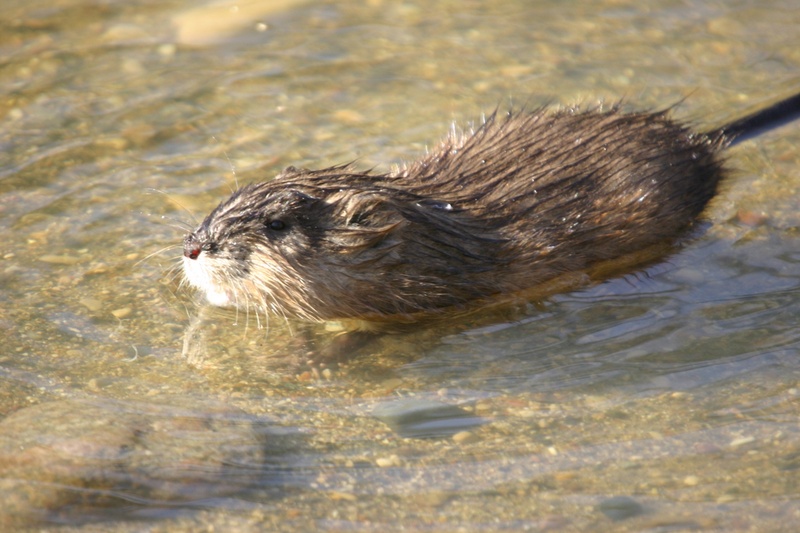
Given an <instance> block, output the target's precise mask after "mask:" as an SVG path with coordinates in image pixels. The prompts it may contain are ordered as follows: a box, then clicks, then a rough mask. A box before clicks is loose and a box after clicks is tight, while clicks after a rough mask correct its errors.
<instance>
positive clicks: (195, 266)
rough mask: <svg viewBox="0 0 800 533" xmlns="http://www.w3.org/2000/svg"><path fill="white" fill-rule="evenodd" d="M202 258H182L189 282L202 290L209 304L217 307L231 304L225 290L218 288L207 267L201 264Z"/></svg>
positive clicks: (184, 271)
mask: <svg viewBox="0 0 800 533" xmlns="http://www.w3.org/2000/svg"><path fill="white" fill-rule="evenodd" d="M202 261H203V259H202V258H198V259H189V258H187V257H184V258H183V273H184V275H185V276H186V279H187V280H188V281H189V283H190V284H191V285H192V286H193V287H195V288H197V289H199V290H200V291H201V292H203V293H204V294H205V296H206V300H207V301H208V303H210V304H211V305H216V306H218V307H228V306H230V305H233V304H232V302H231V298H230V296H229V295H228V293H226V292H225V291H221V290H219V289H218V288H217V287H216V286H215V283H214V279H213V278H212V277H211V275H210V274H209V273H208V268H207V267H206V266H204V265H203V263H202Z"/></svg>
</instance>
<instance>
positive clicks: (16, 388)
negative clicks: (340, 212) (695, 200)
mask: <svg viewBox="0 0 800 533" xmlns="http://www.w3.org/2000/svg"><path fill="white" fill-rule="evenodd" d="M531 4H532V3H531V2H523V1H518V2H517V1H508V2H479V1H475V2H449V1H446V2H440V3H430V2H428V3H426V2H402V3H401V2H389V1H383V0H372V1H369V2H365V3H361V2H300V1H291V0H284V1H281V2H267V1H266V0H264V1H263V2H250V3H242V4H240V5H239V7H238V10H237V9H233V8H232V6H233V5H234V4H227V5H224V6H223V7H219V6H215V5H213V4H207V5H203V4H198V3H195V2H188V1H178V0H173V1H171V2H149V1H126V2H121V1H115V0H112V1H105V2H88V1H83V2H82V1H78V0H63V1H59V2H52V1H47V2H44V1H27V2H16V1H14V0H12V1H11V2H6V3H5V5H4V8H3V14H2V15H0V28H2V31H0V96H1V97H0V154H1V155H0V228H1V229H2V232H3V235H4V238H3V242H2V246H1V247H0V257H1V258H2V259H1V260H0V299H1V300H2V306H0V328H1V329H2V338H3V342H2V347H0V382H1V384H0V414H1V415H2V416H3V417H4V418H3V420H2V421H0V493H2V494H3V495H4V496H3V501H4V506H3V509H2V510H0V525H2V526H3V527H4V528H11V527H24V526H30V527H38V528H53V529H55V528H58V527H62V526H75V527H78V528H82V529H93V528H98V527H100V528H102V529H104V530H108V529H111V530H118V531H126V530H141V529H142V528H150V527H155V528H163V529H164V530H167V529H168V530H171V531H176V530H177V531H180V530H196V529H197V528H198V527H201V526H202V527H215V528H218V529H224V530H245V531H246V530H264V529H267V530H270V529H271V530H286V531H291V530H301V531H302V530H312V529H317V530H332V531H338V530H356V531H385V530H395V529H404V530H409V531H423V530H424V531H451V530H458V529H462V530H469V531H475V530H485V531H495V530H510V531H512V530H513V531H516V530H564V531H577V530H580V531H587V530H591V531H602V530H608V531H620V530H623V531H624V530H631V531H634V530H656V531H661V530H682V529H697V530H720V531H751V530H752V531H767V530H770V531H778V530H791V526H790V524H792V523H797V520H798V519H800V516H798V515H800V502H798V494H799V491H800V486H799V485H798V479H800V478H798V475H797V472H798V469H800V459H799V458H800V424H799V423H798V413H800V379H799V378H800V358H799V357H798V355H799V354H800V333H798V328H797V317H798V316H800V252H798V250H800V232H799V231H798V228H800V214H799V213H800V194H797V188H798V186H800V150H799V149H798V148H797V146H798V143H799V142H800V129H798V127H796V126H790V127H787V128H784V129H783V130H781V131H780V132H776V133H773V134H770V135H767V136H765V137H763V138H760V139H758V140H757V141H754V142H749V143H746V144H744V145H742V146H740V147H737V148H735V149H734V150H732V151H731V152H730V153H729V154H728V156H729V162H730V165H731V166H732V167H735V168H737V169H738V171H737V172H736V173H735V174H734V176H733V177H732V179H731V180H730V181H729V182H728V183H726V185H725V187H724V190H723V191H722V193H721V195H720V197H719V198H718V199H717V201H716V202H715V203H714V204H713V205H712V206H711V208H710V209H709V210H708V212H707V218H708V220H709V225H708V228H707V231H706V232H705V233H704V234H703V235H702V236H701V237H700V238H699V239H698V240H696V241H694V242H692V243H690V244H689V245H688V246H687V247H686V248H685V249H684V250H683V251H681V253H679V254H677V255H675V256H674V257H672V258H670V259H669V260H668V261H666V262H665V263H663V264H661V265H657V266H654V267H652V268H650V269H648V270H647V271H646V272H644V273H639V274H638V275H631V276H628V277H626V278H623V279H616V280H611V281H609V282H607V283H604V284H602V285H599V286H597V287H594V288H591V289H589V290H586V291H582V292H578V293H570V294H564V295H560V296H557V297H554V298H552V299H551V300H550V301H548V302H546V303H544V304H542V305H541V306H539V307H536V308H532V309H531V310H529V311H528V312H527V313H525V315H524V316H523V317H521V318H520V317H517V319H515V320H514V321H507V320H503V319H502V318H501V317H481V319H480V320H476V321H475V322H474V323H467V324H461V323H458V324H445V325H438V326H436V327H435V328H431V329H430V330H429V331H424V332H417V333H414V334H407V335H396V336H389V337H387V338H384V339H381V340H380V342H379V343H378V344H377V345H376V346H375V347H373V348H372V353H371V354H369V355H366V356H362V357H359V358H357V359H356V360H354V361H352V362H350V363H349V364H348V365H347V367H346V368H345V369H343V370H341V371H338V372H336V373H334V374H333V375H332V376H331V377H330V379H325V378H324V377H323V379H320V380H316V379H314V376H311V375H309V374H308V373H307V372H304V371H303V370H302V364H301V365H300V366H298V364H297V363H298V361H299V362H302V361H303V360H304V358H305V357H306V356H307V353H308V352H309V351H310V350H311V351H313V349H314V348H313V346H307V345H306V344H305V341H304V339H305V338H306V337H305V336H304V335H303V334H302V330H303V329H304V327H303V326H302V325H287V324H285V323H283V322H281V321H279V320H275V321H273V322H271V323H270V325H269V328H267V330H265V329H264V328H262V329H259V327H258V326H259V325H258V324H257V323H255V321H254V319H253V318H252V317H250V320H247V319H246V317H241V316H240V317H236V316H234V315H232V314H219V315H212V316H210V317H208V318H207V319H206V320H205V322H204V324H203V327H202V328H201V329H200V330H198V331H196V332H195V333H196V335H197V339H199V340H198V341H197V342H200V343H201V345H202V347H203V349H202V350H201V351H202V353H203V357H202V358H199V359H197V360H193V361H192V364H190V363H189V362H188V361H187V360H186V359H185V358H184V357H183V356H182V346H183V338H184V333H185V331H186V330H187V327H188V326H189V324H190V321H191V317H192V316H194V315H196V314H197V306H196V303H195V302H194V301H193V299H192V297H191V294H189V293H188V292H187V291H184V290H178V288H177V282H176V280H175V276H176V274H177V271H176V270H175V268H176V265H177V258H178V257H179V253H180V250H179V248H178V244H179V243H180V240H181V238H182V235H183V233H184V231H185V228H186V227H187V224H188V225H192V224H193V223H194V220H195V217H202V216H203V215H204V214H205V213H206V212H208V210H209V209H211V208H212V207H213V206H214V205H216V203H217V202H218V201H219V200H220V199H222V198H223V197H225V196H226V195H227V194H228V193H229V192H230V191H231V189H232V188H234V187H235V186H236V184H237V183H244V182H249V181H254V180H259V179H266V178H269V177H271V176H273V175H274V174H275V173H276V172H278V171H279V170H280V169H281V168H282V167H285V166H288V165H302V166H308V167H319V166H325V165H332V164H337V163H342V162H348V161H351V160H357V161H358V164H359V165H360V166H363V167H364V168H367V167H371V166H378V167H379V168H383V169H387V168H389V167H390V166H391V165H392V164H395V163H397V162H400V161H403V160H408V159H410V158H413V157H415V156H416V155H418V154H420V153H422V152H423V151H424V150H425V149H426V147H429V146H431V145H432V144H433V143H435V142H436V141H437V139H438V138H440V137H441V136H443V135H444V133H445V132H446V131H447V130H448V128H449V127H450V126H451V124H452V123H453V122H454V121H455V122H458V123H461V124H467V123H469V121H471V120H479V119H480V116H481V113H484V112H488V111H491V110H493V109H494V108H495V107H497V106H500V107H501V108H502V107H506V106H509V105H523V104H525V105H531V106H537V105H541V104H545V103H552V104H572V103H575V102H584V103H588V104H592V103H595V102H597V101H598V100H604V101H606V102H615V101H617V100H619V99H620V98H622V99H624V102H625V103H626V105H628V106H629V107H632V108H653V107H655V108H662V107H665V106H668V105H672V104H678V105H677V107H676V109H675V111H674V113H675V115H677V116H679V117H681V118H684V119H687V120H690V121H692V122H694V123H697V124H701V125H705V124H708V125H712V124H717V123H719V122H721V121H724V120H726V119H729V118H732V117H734V116H736V115H738V114H740V113H741V112H744V111H749V110H752V109H754V108H755V107H758V106H759V105H761V104H764V103H766V102H769V101H771V100H774V99H775V98H777V97H780V96H786V95H788V94H790V93H793V92H796V91H797V90H798V89H799V88H800V76H798V72H800V70H799V67H800V34H798V32H797V28H798V27H800V11H798V10H797V8H796V6H795V2H794V1H793V0H783V1H780V0H774V1H754V0H751V1H739V2H726V3H707V2H692V1H688V2H686V1H683V2H672V1H661V2H646V3H643V2H632V1H631V2H628V1H624V0H623V1H606V2H581V3H578V2H569V3H567V2H537V3H535V4H534V5H531ZM262 325H263V324H262ZM397 399H404V400H408V399H411V400H419V401H420V402H421V403H420V404H421V405H422V404H424V402H434V403H436V404H446V405H450V406H457V407H458V408H459V409H460V410H462V411H463V412H464V413H466V414H468V415H470V416H471V417H472V418H471V420H475V419H480V420H481V421H482V424H481V425H479V426H475V427H469V428H468V429H466V430H464V431H462V432H461V433H460V434H458V435H456V436H439V437H437V438H426V439H420V438H403V437H402V436H400V435H399V434H398V433H397V432H395V431H394V430H393V429H392V428H391V427H390V426H389V425H387V424H386V423H385V421H383V420H381V419H379V418H377V417H376V416H373V411H374V410H375V409H376V408H377V407H379V406H381V405H385V404H387V403H388V404H392V402H393V401H395V400H397ZM441 423H442V424H443V425H446V423H447V420H443V421H442V422H441ZM615 497H624V498H623V499H620V498H616V499H615ZM626 498H627V499H626ZM620 509H621V511H620ZM787 528H788V529H787Z"/></svg>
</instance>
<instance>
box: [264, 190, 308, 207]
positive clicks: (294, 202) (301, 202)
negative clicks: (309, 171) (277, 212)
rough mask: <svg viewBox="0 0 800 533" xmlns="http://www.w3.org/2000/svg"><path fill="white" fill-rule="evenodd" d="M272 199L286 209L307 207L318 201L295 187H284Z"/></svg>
mask: <svg viewBox="0 0 800 533" xmlns="http://www.w3.org/2000/svg"><path fill="white" fill-rule="evenodd" d="M273 201H274V202H277V203H278V204H279V205H281V206H283V207H285V208H286V209H287V210H294V209H300V208H303V209H307V208H308V207H309V206H311V205H313V204H314V203H316V202H318V201H319V199H318V198H316V197H314V196H311V195H310V194H306V193H304V192H302V191H298V190H297V189H284V190H282V191H280V192H279V193H278V194H276V195H275V196H274V197H273Z"/></svg>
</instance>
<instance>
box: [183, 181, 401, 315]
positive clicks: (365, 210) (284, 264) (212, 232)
mask: <svg viewBox="0 0 800 533" xmlns="http://www.w3.org/2000/svg"><path fill="white" fill-rule="evenodd" d="M403 222H404V218H403V216H402V215H401V213H400V212H399V211H398V210H397V209H395V208H394V207H393V206H392V205H391V204H390V203H388V202H387V201H385V199H384V198H383V197H382V195H381V194H380V192H379V191H377V190H363V189H358V190H354V189H352V188H341V187H328V188H322V187H315V186H307V185H299V184H296V183H281V182H280V181H277V182H275V181H273V182H267V183H262V184H255V185H248V186H245V187H243V188H241V189H239V190H238V191H237V192H235V193H234V194H233V195H232V196H231V197H230V198H229V199H228V200H226V201H224V202H222V203H221V204H220V205H219V206H218V207H217V208H216V209H214V211H212V212H211V213H210V214H209V215H208V217H206V219H205V220H204V221H203V223H202V224H201V225H200V226H199V227H198V228H197V229H196V230H195V231H193V232H192V233H190V234H188V235H187V236H186V237H185V238H184V241H183V267H184V273H185V276H186V279H187V280H188V282H189V283H190V284H191V285H193V286H194V287H196V288H198V289H199V290H201V291H202V292H203V293H204V294H205V296H206V299H207V300H208V301H209V302H210V303H211V304H213V305H218V306H227V307H237V308H240V309H246V308H248V307H253V308H255V309H257V310H259V311H262V312H269V313H275V314H279V315H283V316H294V317H299V318H304V319H310V320H324V319H328V318H342V317H345V316H354V315H359V314H363V313H364V312H365V311H364V309H358V310H355V309H350V307H351V306H353V305H356V304H355V301H356V299H358V298H360V299H363V296H364V294H363V288H362V287H360V281H364V280H365V279H370V280H375V279H376V278H379V277H380V274H378V273H377V272H379V269H380V268H381V266H382V262H385V261H386V259H387V257H388V255H390V254H391V251H392V249H393V246H394V245H395V244H396V243H397V242H398V241H397V239H396V238H393V235H394V234H395V232H396V231H398V230H399V229H400V228H401V226H402V225H403ZM359 266H361V267H364V269H365V268H367V267H369V268H368V270H369V273H368V275H367V274H365V272H364V269H359ZM376 269H377V270H376ZM355 292H361V295H360V296H357V295H354V293H355ZM368 299H369V298H367V300H368ZM349 302H353V303H349ZM358 305H361V306H362V307H363V306H364V304H363V302H362V303H359V304H358Z"/></svg>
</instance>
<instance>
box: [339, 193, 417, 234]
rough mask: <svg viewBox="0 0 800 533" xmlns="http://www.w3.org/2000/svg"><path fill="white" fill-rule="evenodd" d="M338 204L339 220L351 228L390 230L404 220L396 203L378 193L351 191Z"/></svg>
mask: <svg viewBox="0 0 800 533" xmlns="http://www.w3.org/2000/svg"><path fill="white" fill-rule="evenodd" d="M338 203H339V206H338V207H339V210H338V216H339V217H340V218H339V219H340V220H342V219H343V220H344V223H345V224H346V225H347V226H349V227H354V228H355V227H358V228H384V229H390V228H389V227H390V226H395V225H397V224H399V223H400V222H401V221H402V220H403V216H402V214H401V213H400V212H399V210H398V209H397V207H396V206H395V205H394V203H393V202H391V201H390V200H389V199H388V198H387V197H386V196H384V195H382V194H380V193H377V192H359V193H355V194H354V193H353V191H349V194H347V195H345V196H342V197H341V198H340V199H339V202H338Z"/></svg>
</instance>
